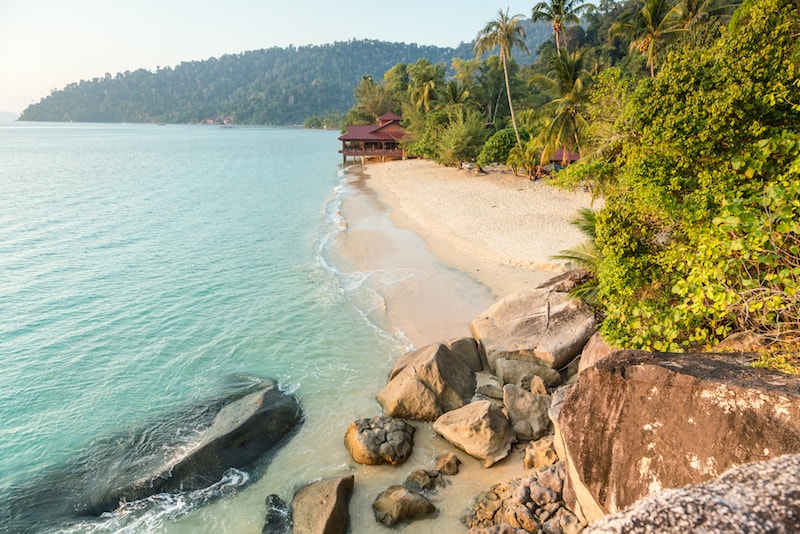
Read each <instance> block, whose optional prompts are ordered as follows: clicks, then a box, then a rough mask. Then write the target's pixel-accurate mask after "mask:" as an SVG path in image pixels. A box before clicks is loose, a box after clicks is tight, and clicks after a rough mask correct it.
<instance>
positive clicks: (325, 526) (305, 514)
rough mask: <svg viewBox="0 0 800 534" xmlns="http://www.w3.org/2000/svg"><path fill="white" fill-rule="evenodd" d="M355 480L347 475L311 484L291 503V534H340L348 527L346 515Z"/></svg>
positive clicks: (348, 516)
mask: <svg viewBox="0 0 800 534" xmlns="http://www.w3.org/2000/svg"><path fill="white" fill-rule="evenodd" d="M354 480H355V477H354V476H353V475H349V476H346V477H342V478H332V479H328V480H320V481H317V482H312V483H311V484H308V485H307V486H305V487H303V488H302V489H300V490H299V491H298V492H297V493H295V495H294V499H292V521H293V523H294V527H293V530H292V532H293V533H294V534H344V533H345V532H347V528H348V526H349V524H350V514H349V513H348V511H347V508H348V505H349V503H350V496H351V495H352V493H353V482H354Z"/></svg>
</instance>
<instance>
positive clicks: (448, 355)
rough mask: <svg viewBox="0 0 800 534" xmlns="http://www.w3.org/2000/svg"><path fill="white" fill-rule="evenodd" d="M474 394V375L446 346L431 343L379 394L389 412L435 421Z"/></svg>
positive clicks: (384, 407) (397, 415)
mask: <svg viewBox="0 0 800 534" xmlns="http://www.w3.org/2000/svg"><path fill="white" fill-rule="evenodd" d="M474 393H475V374H474V373H473V372H472V370H471V369H470V368H469V367H468V366H467V365H466V364H465V363H464V362H463V361H461V359H459V358H458V357H456V356H455V355H454V354H453V353H452V351H451V350H450V349H449V348H447V346H446V345H442V344H435V345H428V346H427V347H423V348H421V349H419V350H417V351H414V353H413V357H411V356H409V358H408V361H407V362H406V364H405V365H404V366H403V367H402V369H400V370H398V371H397V372H396V373H394V374H393V376H392V378H391V379H390V380H389V383H388V384H387V385H386V386H385V387H384V388H383V389H382V390H381V391H380V392H379V393H378V402H379V403H380V404H381V406H383V410H384V412H385V413H386V415H388V416H390V417H398V418H402V419H414V420H419V421H433V420H435V419H436V418H437V417H439V416H440V415H442V414H443V413H445V412H448V411H450V410H455V409H456V408H460V407H461V406H463V405H464V404H466V403H467V402H468V401H469V399H470V398H471V397H472V395H473V394H474Z"/></svg>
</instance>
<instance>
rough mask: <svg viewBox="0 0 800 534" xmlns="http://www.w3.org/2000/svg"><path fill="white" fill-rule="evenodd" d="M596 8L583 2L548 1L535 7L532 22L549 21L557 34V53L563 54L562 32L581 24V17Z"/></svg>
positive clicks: (580, 0)
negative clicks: (569, 25)
mask: <svg viewBox="0 0 800 534" xmlns="http://www.w3.org/2000/svg"><path fill="white" fill-rule="evenodd" d="M593 8H594V6H592V4H587V3H585V2H583V1H582V0H548V1H542V2H539V3H538V4H536V5H535V6H533V13H532V14H531V21H532V22H540V21H548V22H550V23H551V24H552V25H553V31H554V32H555V34H556V52H557V53H559V54H560V53H561V41H560V38H559V37H560V36H561V32H563V31H564V28H565V27H566V26H567V24H578V23H580V18H579V17H580V16H581V15H582V14H584V13H588V12H589V11H591V10H592V9H593Z"/></svg>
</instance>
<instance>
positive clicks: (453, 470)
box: [436, 453, 461, 475]
mask: <svg viewBox="0 0 800 534" xmlns="http://www.w3.org/2000/svg"><path fill="white" fill-rule="evenodd" d="M459 465H461V460H460V459H459V458H458V456H456V455H455V454H453V453H447V454H443V455H441V456H438V457H437V458H436V470H437V471H439V472H440V473H441V474H443V475H457V474H458V466H459Z"/></svg>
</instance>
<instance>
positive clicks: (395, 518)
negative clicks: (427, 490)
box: [372, 485, 436, 526]
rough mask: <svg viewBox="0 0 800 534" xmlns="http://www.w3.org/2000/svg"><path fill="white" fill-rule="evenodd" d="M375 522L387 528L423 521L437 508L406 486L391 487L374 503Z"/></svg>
mask: <svg viewBox="0 0 800 534" xmlns="http://www.w3.org/2000/svg"><path fill="white" fill-rule="evenodd" d="M372 511H373V513H374V514H375V521H377V522H379V523H383V524H384V525H387V526H392V525H396V524H397V523H400V522H404V521H414V520H417V519H423V518H425V517H429V516H431V515H433V514H435V513H436V506H434V505H433V503H432V502H431V501H429V500H428V499H426V498H425V497H424V496H422V495H420V494H419V493H418V492H416V491H414V490H410V489H408V488H406V487H405V486H400V485H395V486H389V487H388V488H387V489H386V490H385V491H384V492H383V493H381V494H380V495H378V498H377V499H376V500H375V502H374V503H372Z"/></svg>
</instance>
